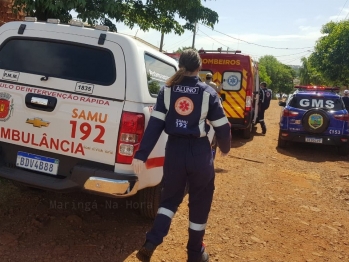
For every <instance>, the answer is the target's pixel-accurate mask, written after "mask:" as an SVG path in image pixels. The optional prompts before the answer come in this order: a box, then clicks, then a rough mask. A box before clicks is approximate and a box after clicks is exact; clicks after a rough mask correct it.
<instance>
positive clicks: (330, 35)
mask: <svg viewBox="0 0 349 262" xmlns="http://www.w3.org/2000/svg"><path fill="white" fill-rule="evenodd" d="M321 33H323V34H325V35H324V36H323V37H321V38H320V39H319V40H318V41H317V42H316V45H315V51H314V52H313V53H312V54H311V55H310V57H309V62H310V64H311V65H312V66H313V67H314V69H315V70H316V72H320V73H321V75H322V76H323V78H324V79H325V80H326V81H327V82H328V83H330V84H332V85H345V86H348V84H349V56H348V54H349V45H348V42H349V21H347V20H345V21H341V22H338V23H335V22H329V23H327V24H325V25H324V26H323V27H322V30H321Z"/></svg>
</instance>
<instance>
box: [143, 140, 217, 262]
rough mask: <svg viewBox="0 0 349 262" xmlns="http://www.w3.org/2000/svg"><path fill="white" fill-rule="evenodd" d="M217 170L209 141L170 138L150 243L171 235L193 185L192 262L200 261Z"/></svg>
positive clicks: (190, 198) (189, 251) (190, 218)
mask: <svg viewBox="0 0 349 262" xmlns="http://www.w3.org/2000/svg"><path fill="white" fill-rule="evenodd" d="M214 178H215V173H214V166H213V159H212V151H211V146H210V142H209V140H208V138H207V137H202V138H194V137H191V138H190V137H175V136H169V138H168V141H167V144H166V153H165V163H164V176H163V179H162V191H161V202H160V207H159V211H158V214H157V216H156V218H155V221H154V224H153V227H152V229H151V230H150V231H149V232H148V233H147V235H146V239H147V241H149V242H151V243H153V244H154V245H156V246H157V245H159V244H161V243H162V241H163V238H164V237H165V236H166V235H167V234H168V231H169V228H170V224H171V219H172V217H173V215H174V214H175V213H176V211H177V208H178V206H179V205H180V203H181V202H182V200H183V197H184V191H185V187H186V183H187V181H188V183H189V228H188V233H189V240H188V244H187V250H188V261H189V262H191V261H200V258H201V255H202V252H203V250H204V248H203V245H202V241H203V237H204V234H205V227H206V222H207V219H208V214H209V212H210V208H211V203H212V198H213V192H214Z"/></svg>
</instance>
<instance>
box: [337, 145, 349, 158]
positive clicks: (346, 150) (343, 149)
mask: <svg viewBox="0 0 349 262" xmlns="http://www.w3.org/2000/svg"><path fill="white" fill-rule="evenodd" d="M338 153H339V154H340V155H341V156H347V155H349V146H348V145H347V144H345V145H341V146H338Z"/></svg>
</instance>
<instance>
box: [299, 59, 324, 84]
mask: <svg viewBox="0 0 349 262" xmlns="http://www.w3.org/2000/svg"><path fill="white" fill-rule="evenodd" d="M301 61H302V67H301V69H300V75H299V77H300V84H301V85H327V81H326V80H325V79H324V77H323V76H322V74H321V73H319V72H318V71H317V70H316V69H315V68H314V67H313V66H312V65H311V63H310V61H309V60H308V59H307V58H305V57H303V58H302V59H301Z"/></svg>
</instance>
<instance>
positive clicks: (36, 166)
mask: <svg viewBox="0 0 349 262" xmlns="http://www.w3.org/2000/svg"><path fill="white" fill-rule="evenodd" d="M58 165H59V160H58V159H54V158H49V157H45V156H38V155H34V154H30V153H25V152H18V153H17V162H16V166H18V167H22V168H26V169H30V170H34V171H39V172H43V173H47V174H51V175H57V172H58Z"/></svg>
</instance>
